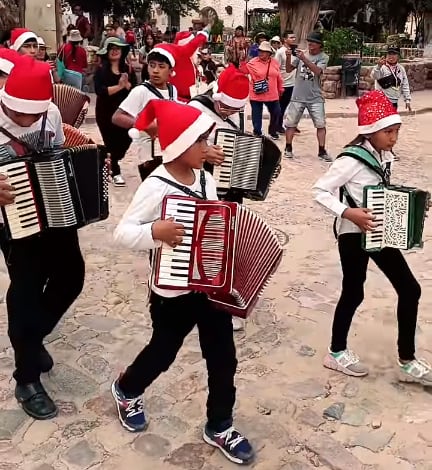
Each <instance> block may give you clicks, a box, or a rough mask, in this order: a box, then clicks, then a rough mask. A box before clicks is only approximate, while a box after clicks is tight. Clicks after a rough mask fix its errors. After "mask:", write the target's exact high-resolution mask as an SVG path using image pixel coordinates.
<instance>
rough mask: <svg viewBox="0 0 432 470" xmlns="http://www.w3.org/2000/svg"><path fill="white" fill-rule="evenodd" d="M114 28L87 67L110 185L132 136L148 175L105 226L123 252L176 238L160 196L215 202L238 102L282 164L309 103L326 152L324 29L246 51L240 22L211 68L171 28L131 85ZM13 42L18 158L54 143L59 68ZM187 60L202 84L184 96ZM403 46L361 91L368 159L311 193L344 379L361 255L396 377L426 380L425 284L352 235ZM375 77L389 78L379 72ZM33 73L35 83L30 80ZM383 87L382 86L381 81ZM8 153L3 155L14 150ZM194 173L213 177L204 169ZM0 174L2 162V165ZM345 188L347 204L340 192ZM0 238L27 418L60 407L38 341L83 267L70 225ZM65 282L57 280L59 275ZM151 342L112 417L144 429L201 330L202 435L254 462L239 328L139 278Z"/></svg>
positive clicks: (8, 70) (58, 140)
mask: <svg viewBox="0 0 432 470" xmlns="http://www.w3.org/2000/svg"><path fill="white" fill-rule="evenodd" d="M75 13H76V14H77V16H78V21H77V24H76V25H75V27H76V29H71V30H70V32H69V40H68V41H67V42H66V44H65V45H64V46H63V47H62V48H61V50H60V52H59V55H61V57H62V58H63V62H64V64H65V66H67V67H68V68H71V70H73V71H75V72H77V73H83V71H84V69H85V67H86V63H85V56H84V54H83V53H82V46H81V43H82V41H83V40H84V39H86V38H88V37H89V34H91V28H90V25H89V24H88V21H87V22H86V21H84V20H83V19H81V18H82V14H81V13H82V11H81V10H79V9H76V11H75ZM119 28H120V25H116V24H109V25H108V26H107V27H106V29H105V32H106V37H105V38H104V39H103V41H102V43H101V47H100V50H99V52H98V56H99V58H100V66H99V68H98V70H97V71H96V74H95V90H96V94H97V101H96V121H97V125H98V127H99V130H100V132H101V136H102V139H103V141H104V144H105V147H106V150H107V151H108V153H109V155H110V161H111V171H112V183H113V184H114V185H115V186H124V185H125V184H126V182H125V180H124V178H123V177H122V174H121V166H120V165H121V160H122V159H123V158H124V157H125V155H126V153H127V150H128V149H129V147H130V145H131V144H132V142H133V143H134V145H137V146H138V150H139V151H138V154H139V162H137V163H139V174H140V176H141V178H142V180H143V182H142V184H141V185H140V186H139V188H138V190H137V192H136V193H135V195H134V197H133V200H132V202H131V204H130V206H129V208H128V209H127V211H126V213H125V214H124V216H123V217H122V219H121V221H120V223H119V224H118V226H117V228H116V230H115V232H114V239H115V241H116V242H117V243H119V244H121V245H123V246H125V247H127V248H129V249H131V250H138V251H143V250H149V251H150V252H151V253H153V254H154V250H155V249H157V248H158V247H160V246H161V244H162V243H164V244H166V245H169V246H170V247H172V248H173V249H175V248H176V247H178V246H179V245H180V244H181V243H182V241H183V238H184V237H185V229H184V226H183V225H182V223H180V222H179V221H177V220H172V219H167V220H161V207H162V202H163V199H164V197H165V196H167V195H180V196H187V197H192V198H197V199H209V200H216V199H218V195H217V187H216V183H215V180H214V179H213V177H212V176H211V172H212V170H213V168H214V167H215V166H216V165H220V164H222V163H223V162H224V159H225V155H224V151H223V149H222V147H220V146H218V145H215V144H214V141H215V140H214V137H215V132H216V131H217V130H218V129H231V130H235V131H236V132H243V133H244V132H246V131H245V128H244V122H243V119H244V116H243V112H244V107H245V105H246V104H247V102H248V101H250V104H251V108H252V123H253V134H254V135H255V136H256V137H262V138H263V139H267V138H269V139H274V140H277V139H278V138H279V134H282V133H283V134H285V135H286V147H285V156H286V157H287V159H289V158H292V157H293V150H292V142H293V138H294V135H295V134H296V133H298V132H299V131H298V125H299V122H300V119H301V117H302V115H303V112H304V111H305V110H306V109H307V110H308V112H309V114H310V116H311V118H312V120H313V124H314V126H315V127H316V129H317V140H318V157H319V158H321V159H322V160H324V161H331V158H330V156H329V155H328V153H327V151H326V146H325V142H326V141H325V139H326V128H325V109H324V99H323V97H322V93H321V87H320V78H321V74H322V72H323V70H324V69H325V67H326V65H327V61H328V57H327V56H326V54H325V53H324V52H323V39H322V36H321V34H320V33H318V32H311V33H310V34H309V35H308V37H307V44H308V47H307V50H305V51H304V50H301V49H300V48H299V47H298V46H297V38H296V37H295V34H294V33H293V32H292V31H286V32H284V34H283V35H282V40H281V39H280V38H279V37H274V38H271V40H268V38H267V37H266V36H265V35H264V34H259V35H258V36H257V38H256V43H255V44H254V45H252V46H250V47H249V46H248V45H247V42H246V41H245V39H244V35H243V30H242V28H241V27H239V28H237V30H236V34H235V36H234V38H233V40H232V42H231V44H230V45H229V49H228V52H229V54H231V55H230V63H229V64H228V65H226V66H221V65H219V64H215V63H213V64H212V62H213V61H212V59H211V55H210V51H209V50H208V46H207V42H208V36H209V30H210V28H209V26H207V27H205V28H204V29H203V30H202V31H199V32H197V34H196V35H195V34H193V33H192V32H191V31H184V32H182V31H180V32H178V33H177V34H176V36H175V38H174V41H173V42H172V43H171V42H158V41H157V40H156V38H154V37H153V36H152V35H150V34H148V35H147V36H146V37H144V39H143V45H142V47H141V48H140V50H139V56H140V61H141V63H142V64H143V65H144V66H145V71H144V72H143V76H142V79H143V80H142V83H140V84H138V83H137V77H136V74H135V71H134V70H133V68H132V67H131V65H130V62H129V58H130V44H129V43H128V41H127V31H125V35H124V37H122V35H123V33H122V31H120V30H119ZM7 46H8V47H3V48H0V78H1V86H2V88H1V90H0V146H1V147H2V148H1V150H2V155H3V153H4V152H10V154H11V155H12V154H13V155H15V156H18V157H19V156H21V155H24V154H26V153H28V152H29V148H28V145H27V144H25V142H23V140H22V138H23V136H24V135H26V134H28V133H29V132H34V133H36V134H42V133H44V135H45V132H47V138H46V139H45V146H46V148H58V147H62V146H63V145H64V140H65V139H64V133H63V128H62V117H61V114H60V112H59V110H58V108H57V107H56V106H55V105H54V104H53V102H52V99H53V85H52V84H53V83H54V82H57V81H61V77H56V73H55V72H58V66H57V67H56V65H55V64H54V61H53V58H51V57H50V55H49V53H48V54H47V48H46V45H45V44H44V43H43V40H42V39H41V38H39V37H38V36H37V35H36V34H35V33H33V32H32V31H29V30H26V29H24V28H17V29H14V30H13V31H12V32H11V34H10V39H9V41H8V44H7ZM198 56H199V57H200V64H201V66H202V67H203V71H202V78H203V80H205V81H206V84H207V85H208V89H207V90H206V91H205V92H204V93H198V94H194V92H193V90H194V87H195V86H196V83H197V68H198V67H197V66H198V63H199V62H198V59H197V58H198ZM397 58H398V51H397V49H395V48H389V50H388V53H387V56H386V59H385V60H384V59H383V60H382V61H380V63H379V64H377V67H376V69H375V70H374V74H376V77H377V81H378V85H379V87H380V89H378V90H376V91H373V92H370V93H367V94H366V95H364V96H362V97H361V98H359V99H358V102H357V103H358V107H359V118H358V121H359V135H358V136H357V137H356V139H354V141H353V142H351V143H350V144H349V145H350V146H355V147H356V149H357V150H358V149H360V150H358V152H360V154H362V152H363V154H364V153H366V154H367V158H368V159H369V160H370V159H372V160H373V161H374V162H375V167H374V168H375V170H374V169H371V165H370V164H368V165H366V164H365V160H367V158H365V159H363V160H362V159H361V158H360V159H359V158H357V159H355V158H353V156H352V153H350V152H348V151H343V152H342V153H341V155H339V158H337V159H336V160H335V161H334V163H333V164H332V165H331V166H330V168H329V169H328V171H327V172H326V173H325V174H324V175H323V176H322V177H321V178H320V179H319V180H318V181H317V183H316V184H315V186H314V191H315V199H316V201H317V203H319V204H320V205H321V206H323V207H324V208H325V209H326V210H327V211H328V212H330V213H332V214H333V215H335V216H336V217H337V218H338V219H339V224H338V232H337V236H338V245H339V253H340V258H341V264H342V271H343V283H342V293H341V297H340V300H339V302H338V305H337V307H336V311H335V317H334V323H333V332H332V339H331V345H330V348H329V352H328V354H327V356H326V358H325V360H324V365H325V366H326V367H328V368H330V369H334V370H337V371H340V372H342V373H344V374H346V375H350V376H364V375H366V374H367V373H368V370H367V368H366V366H365V365H363V364H362V363H361V361H360V359H359V357H358V356H357V355H356V354H355V353H354V352H353V351H351V350H350V349H349V348H348V345H347V337H348V333H349V330H350V326H351V320H352V318H353V316H354V314H355V312H356V309H357V308H358V306H359V305H360V304H361V302H362V300H363V285H364V282H365V279H366V268H367V264H368V260H369V258H371V259H372V260H373V261H374V262H375V263H376V264H377V266H378V267H379V268H380V269H381V270H382V271H383V273H384V274H385V275H386V276H387V277H388V278H389V280H390V281H391V282H392V284H393V286H394V287H395V289H396V291H397V294H398V297H399V304H398V325H399V339H398V348H399V356H398V367H399V372H400V374H401V376H402V378H403V379H405V380H407V381H414V382H418V383H421V384H423V385H432V368H431V366H430V365H429V364H427V363H426V362H425V361H423V360H419V359H417V358H416V355H415V344H414V343H415V342H414V339H415V330H416V321H417V309H418V301H419V298H420V294H421V291H420V286H419V284H418V282H417V281H416V279H415V278H414V276H413V274H412V272H411V271H410V269H409V267H408V265H407V263H406V261H405V259H404V257H403V255H402V253H401V252H400V251H399V250H397V249H395V248H384V249H382V250H381V251H378V252H373V253H369V252H366V251H365V250H363V249H362V245H361V233H362V232H367V231H371V230H373V229H374V228H375V227H376V224H375V222H374V216H373V214H372V213H371V212H370V210H368V209H367V208H364V207H363V197H362V195H363V189H364V187H365V186H367V185H373V184H378V183H383V184H388V183H389V176H390V166H391V163H392V161H393V160H394V154H393V152H392V149H393V147H394V145H395V144H396V141H397V137H398V133H399V130H400V127H401V118H400V115H399V113H398V111H397V109H396V108H397V101H398V99H399V97H400V95H401V94H403V96H404V98H405V101H406V104H407V107H409V106H410V95H409V88H407V86H406V74H405V75H404V70H403V67H402V66H401V65H400V64H398V60H397ZM381 78H384V79H385V80H381ZM29 79H30V80H31V83H32V86H31V87H29V86H28V82H29ZM380 80H381V81H380ZM264 105H265V106H266V107H267V108H268V110H269V112H270V115H271V119H270V125H269V130H268V134H269V135H268V137H265V136H263V130H262V112H263V106H264ZM12 149H13V152H12ZM203 165H204V168H206V170H208V171H204V170H203ZM0 173H1V168H0ZM339 190H341V191H342V193H341V195H342V197H341V198H338V197H337V196H335V194H337V193H338V191H339ZM15 191H16V189H15V188H14V187H13V186H11V184H10V181H8V179H7V175H0V205H2V206H6V207H7V206H8V205H9V204H13V203H14V199H15V197H16V192H15ZM243 197H244V195H243V193H242V192H241V191H238V190H237V189H236V188H230V189H229V190H228V192H227V193H226V194H225V195H224V197H223V199H224V200H226V201H229V202H235V203H238V204H242V203H243ZM0 245H1V250H2V252H3V254H4V257H5V260H6V262H7V267H8V272H9V276H10V280H11V283H10V287H9V290H8V293H7V310H8V321H9V330H8V331H9V337H10V340H11V344H12V347H13V349H14V353H15V371H14V373H13V377H14V379H15V381H16V388H15V396H16V398H17V400H18V402H19V403H20V404H21V406H22V407H23V409H24V410H25V412H26V413H28V414H29V415H30V416H32V417H33V418H35V419H49V418H52V417H54V416H56V414H57V412H58V408H57V406H56V404H55V402H54V401H53V400H52V398H51V397H50V396H49V394H48V393H47V391H46V390H45V388H44V386H43V384H42V382H41V380H40V376H41V374H42V373H44V372H47V371H49V370H51V368H52V367H53V366H54V362H53V359H52V357H51V355H50V354H49V352H48V351H47V350H46V349H45V347H44V343H43V341H44V338H45V337H46V336H47V335H48V334H50V333H51V332H52V330H53V329H54V328H55V326H56V325H57V323H58V322H59V320H60V319H61V317H62V316H63V314H64V313H65V312H66V310H67V309H68V308H69V306H70V305H71V304H72V303H73V302H74V301H75V300H76V298H77V297H78V296H79V294H80V293H81V290H82V287H83V285H84V272H85V262H84V259H83V257H82V255H81V251H80V246H79V237H78V232H77V230H76V229H75V228H69V229H64V230H63V229H62V230H47V231H44V232H41V233H40V234H38V236H36V237H28V238H23V239H19V240H14V239H11V237H10V236H8V231H7V221H6V220H2V223H1V226H0ZM64 279H68V282H66V283H65V282H64ZM149 284H150V315H151V319H152V327H153V331H152V336H151V339H150V341H149V343H148V345H147V346H145V347H144V349H143V350H142V351H141V352H140V353H139V354H138V355H137V357H136V359H135V360H134V361H133V362H132V363H131V364H130V365H129V367H127V368H126V369H125V372H124V373H123V374H121V375H120V376H119V377H118V378H117V379H116V380H114V381H113V383H112V389H111V391H112V395H113V398H114V400H115V404H116V407H117V411H118V416H119V420H120V423H121V424H122V426H123V427H124V428H125V429H127V430H128V431H131V432H138V431H143V430H144V429H145V428H146V427H147V425H148V421H147V417H146V415H145V412H144V404H143V401H142V394H143V393H144V391H145V390H146V389H147V388H148V387H149V386H150V385H151V384H152V383H153V382H154V381H155V380H156V379H157V377H158V376H159V375H160V374H161V373H162V372H164V371H166V370H168V369H169V367H170V366H171V364H172V363H173V362H174V360H175V358H176V356H177V353H178V351H179V349H180V347H181V346H182V344H183V341H184V339H185V337H186V336H187V335H188V334H189V333H190V332H191V330H192V329H193V328H194V327H195V326H197V327H198V333H199V340H200V346H201V350H202V353H203V357H204V359H205V361H206V365H207V371H208V400H207V422H206V425H205V427H204V431H203V439H204V440H205V442H207V443H208V444H210V445H212V446H214V447H217V448H218V449H220V450H221V452H222V453H223V455H224V456H225V457H227V458H228V459H229V460H231V461H232V462H235V463H237V464H249V463H251V462H252V461H253V460H254V457H255V452H254V450H253V448H252V446H251V444H250V443H249V441H248V440H247V439H246V437H245V436H243V435H242V434H241V433H240V432H239V431H238V430H237V429H236V428H235V426H234V424H233V407H234V404H235V399H236V388H235V385H234V382H235V373H236V368H237V359H236V350H235V342H234V336H233V330H236V329H241V328H242V327H243V326H244V322H243V321H240V320H239V319H237V318H233V317H232V316H231V315H230V314H229V313H227V312H225V311H222V310H219V309H216V308H215V306H214V304H212V303H211V302H210V301H209V298H208V297H207V295H205V294H202V293H197V292H195V291H192V290H187V289H186V290H171V289H164V288H160V287H157V286H156V285H155V284H154V280H152V279H150V281H149Z"/></svg>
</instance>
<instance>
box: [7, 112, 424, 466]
mask: <svg viewBox="0 0 432 470" xmlns="http://www.w3.org/2000/svg"><path fill="white" fill-rule="evenodd" d="M300 127H301V130H302V134H301V135H300V136H298V137H296V140H295V143H294V151H295V153H296V155H297V158H295V159H294V160H292V161H284V162H283V169H282V173H281V175H280V177H279V179H278V180H277V181H276V183H275V184H274V187H273V188H272V191H271V193H270V195H269V198H268V200H267V201H266V202H265V203H250V206H251V207H253V208H254V209H255V210H256V211H258V212H259V213H260V214H261V215H262V216H263V217H265V218H266V220H267V221H268V222H269V223H271V224H272V225H273V226H274V227H275V228H276V229H278V230H280V231H282V232H283V233H285V234H286V235H288V236H289V238H290V240H289V243H288V244H287V245H286V246H285V256H284V260H283V262H282V265H281V267H280V269H279V271H278V273H277V274H276V275H275V276H274V278H273V280H272V282H271V283H270V286H269V287H268V289H267V290H266V291H265V294H264V296H263V299H262V301H261V302H260V304H259V306H258V308H257V309H256V311H255V312H254V314H253V315H252V316H251V318H250V319H249V320H248V322H247V325H246V331H245V332H243V333H239V334H237V335H236V343H237V348H238V358H239V366H238V376H237V388H238V402H237V406H236V423H237V425H238V426H239V428H240V429H241V430H242V431H243V432H244V433H245V434H247V436H249V438H250V439H251V441H252V442H253V444H254V445H255V447H256V449H257V451H258V458H257V461H256V463H255V464H254V466H253V468H255V469H257V470H308V469H309V470H310V469H312V468H316V467H318V468H320V469H322V470H329V469H332V470H360V469H362V470H366V469H370V470H372V469H373V470H413V469H420V470H432V411H431V410H432V408H431V400H432V396H431V394H430V392H428V391H426V390H423V388H422V387H417V386H409V385H405V384H400V383H398V382H397V380H396V376H395V372H396V349H395V338H396V337H395V334H396V324H395V297H394V294H393V291H392V289H391V287H390V285H389V283H388V282H387V281H386V280H385V278H383V276H382V275H381V274H380V273H379V272H378V271H377V269H376V268H375V266H373V265H371V267H370V271H369V277H368V281H367V286H366V298H365V302H364V304H363V305H362V306H361V308H360V309H359V311H358V314H357V316H356V318H355V321H354V324H353V329H352V334H351V337H350V342H351V346H352V347H353V348H354V349H355V350H356V351H357V352H358V353H359V354H360V355H361V356H362V358H363V359H364V361H365V362H366V363H367V364H368V365H369V366H370V368H371V374H370V376H369V377H366V378H363V379H354V378H348V377H345V376H343V375H340V374H337V373H334V372H331V371H328V370H326V369H324V368H323V367H322V365H321V360H322V357H323V355H324V354H325V352H326V348H327V346H328V342H329V333H330V326H331V320H332V313H333V309H334V305H335V302H336V300H337V297H338V292H339V287H340V279H341V274H340V270H339V262H338V256H337V248H336V245H335V241H334V239H333V235H332V231H331V225H332V218H331V217H330V216H327V215H326V214H324V213H323V212H322V211H321V210H320V209H319V208H318V207H317V206H316V205H314V204H313V202H312V200H311V191H310V188H311V186H312V184H313V182H314V181H315V180H316V178H317V177H318V176H319V175H320V174H322V172H323V171H324V170H325V169H326V167H327V164H325V163H322V162H320V161H318V159H317V157H316V145H315V139H314V133H313V130H312V128H311V122H310V121H309V120H306V121H303V122H302V123H301V126H300ZM430 128H431V118H430V116H428V115H422V116H411V117H409V118H405V119H404V126H403V128H402V131H401V139H400V143H399V144H398V146H397V149H396V150H397V153H398V154H399V155H400V157H401V159H400V162H398V163H397V164H396V166H395V168H394V179H395V181H398V182H401V183H405V184H411V185H415V186H418V187H421V188H430V181H431V176H432V159H431V158H430V153H429V152H431V151H432V145H431V140H430V135H429V134H430ZM85 129H86V130H87V131H88V132H89V133H91V134H92V135H95V136H97V133H96V130H95V127H94V125H86V126H85ZM328 135H329V150H330V151H331V152H332V153H333V154H336V152H338V150H340V148H341V147H342V145H344V144H346V143H347V141H348V140H349V139H350V138H351V137H352V136H354V135H355V120H354V119H332V120H331V121H330V122H329V134H328ZM123 168H124V175H125V177H126V178H127V182H128V186H127V187H126V188H111V209H112V212H111V216H110V218H109V219H108V220H107V221H105V222H103V223H100V224H95V225H92V226H90V227H87V228H84V229H82V230H81V246H82V249H83V252H84V255H85V258H86V264H87V278H86V285H85V289H84V292H83V293H82V295H81V297H80V298H79V299H78V301H77V302H76V304H75V305H73V307H72V308H71V309H70V311H69V312H68V313H67V315H66V316H65V318H64V321H62V323H61V325H60V326H59V327H58V328H57V329H56V331H55V333H54V334H53V335H52V336H51V337H50V338H48V346H47V347H48V350H49V351H50V352H51V353H52V354H53V356H54V359H55V362H56V364H55V368H54V370H53V371H52V373H51V374H50V375H47V376H45V377H44V378H43V381H44V383H45V385H46V386H47V388H48V389H49V390H50V392H51V393H52V396H53V397H54V398H55V399H56V401H57V403H58V404H59V407H60V410H61V412H60V415H59V416H58V417H57V418H56V419H54V420H52V421H47V422H36V421H33V420H32V419H30V418H28V417H27V416H26V415H25V414H24V413H23V412H22V411H21V410H20V409H19V407H18V406H17V404H16V402H15V400H14V398H13V386H14V384H13V381H11V379H10V377H11V373H12V370H13V360H12V352H11V348H10V347H9V342H8V338H7V324H6V311H5V305H4V303H2V304H0V309H1V315H0V470H2V469H3V470H54V469H55V470H86V469H92V470H114V469H116V470H117V469H120V470H123V469H124V470H140V469H143V470H147V469H153V470H175V469H178V470H222V469H227V470H230V469H234V468H236V467H235V465H234V464H230V463H229V462H227V461H226V460H225V459H224V458H223V457H222V456H221V455H220V453H219V452H218V451H215V450H214V449H212V448H210V447H209V446H207V445H206V444H204V443H203V442H202V440H201V435H200V434H201V429H202V426H203V423H204V416H205V400H206V378H205V368H204V364H203V361H202V359H201V355H200V350H199V346H198V340H197V334H196V332H193V334H191V335H190V337H189V338H188V339H187V340H186V342H185V345H184V347H183V349H182V350H181V352H180V354H179V357H178V359H177V361H176V362H175V364H174V365H173V367H172V368H171V370H170V371H169V372H167V373H165V374H164V375H162V376H161V377H160V378H159V379H158V380H157V381H156V382H155V383H154V385H153V386H151V387H150V388H149V390H148V391H147V393H146V395H145V404H146V409H147V413H148V415H149V417H150V420H151V421H150V426H149V429H148V430H147V431H146V432H145V433H142V434H140V435H136V434H131V433H128V432H127V431H125V430H123V429H122V428H121V427H120V425H119V423H118V421H117V417H116V412H115V409H114V407H113V402H112V399H111V398H110V393H109V388H110V383H111V379H113V378H114V377H115V376H116V375H117V374H118V372H119V371H121V370H122V367H124V366H125V365H126V364H127V363H128V362H129V361H130V360H131V359H133V358H134V356H135V355H136V354H137V352H138V351H139V350H140V349H141V348H142V346H143V345H144V344H145V342H146V341H147V340H148V338H149V335H150V331H151V330H150V320H149V315H148V311H147V307H146V293H147V292H146V279H147V273H148V266H147V257H146V255H145V253H142V254H139V253H133V252H130V251H129V250H125V249H122V248H118V247H115V246H114V245H113V243H112V231H113V229H114V227H115V225H116V223H117V222H118V220H119V217H120V216H121V214H122V213H123V211H124V209H125V208H126V206H127V204H128V202H129V200H130V198H131V196H132V193H133V191H134V190H135V188H136V187H137V185H138V178H137V171H136V158H135V156H134V150H132V151H131V152H130V155H129V157H128V158H127V160H126V161H125V162H124V164H123ZM425 241H426V243H425V246H424V249H422V250H419V251H417V252H410V253H408V254H407V259H408V261H409V263H410V265H411V266H412V268H413V270H414V272H415V273H416V275H417V276H418V279H419V280H420V282H421V284H422V287H423V297H422V300H421V306H420V318H419V325H418V347H419V353H420V355H424V356H425V357H426V358H429V359H431V356H432V349H431V346H430V337H431V334H432V331H431V329H432V326H431V324H432V313H431V312H432V308H431V307H432V274H431V273H432V231H431V223H430V220H429V219H427V222H426V229H425ZM0 280H1V290H0V292H5V289H6V287H7V277H6V274H5V268H4V267H2V268H1V277H0Z"/></svg>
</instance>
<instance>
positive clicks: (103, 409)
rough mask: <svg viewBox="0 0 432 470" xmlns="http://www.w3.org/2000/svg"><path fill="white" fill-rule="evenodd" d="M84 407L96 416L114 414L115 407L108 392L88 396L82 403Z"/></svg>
mask: <svg viewBox="0 0 432 470" xmlns="http://www.w3.org/2000/svg"><path fill="white" fill-rule="evenodd" d="M84 408H85V409H86V410H89V411H91V412H93V413H94V414H95V415H96V416H116V415H117V408H116V405H115V403H114V400H113V397H112V395H111V393H110V392H106V393H104V394H102V395H98V396H96V397H93V398H90V400H87V401H86V402H85V403H84Z"/></svg>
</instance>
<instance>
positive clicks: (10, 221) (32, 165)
mask: <svg viewBox="0 0 432 470" xmlns="http://www.w3.org/2000/svg"><path fill="white" fill-rule="evenodd" d="M105 159H106V153H105V152H104V151H103V149H101V148H100V147H99V146H97V145H85V146H80V147H72V148H67V149H64V148H62V149H51V150H44V151H41V152H35V153H32V154H28V155H24V156H20V157H8V158H4V157H3V158H2V159H1V160H0V173H3V174H5V175H7V176H8V183H9V184H11V185H12V186H13V187H14V188H15V191H14V194H15V200H14V202H13V203H12V204H8V205H7V206H4V207H2V213H3V218H4V222H5V227H6V229H7V232H8V235H9V237H10V238H11V239H21V238H26V237H29V236H32V235H35V234H38V233H40V232H43V231H45V230H48V229H59V228H77V229H78V228H80V227H83V226H85V225H88V224H91V223H94V222H98V221H100V220H104V219H106V218H107V217H108V215H109V203H108V168H107V166H106V163H105Z"/></svg>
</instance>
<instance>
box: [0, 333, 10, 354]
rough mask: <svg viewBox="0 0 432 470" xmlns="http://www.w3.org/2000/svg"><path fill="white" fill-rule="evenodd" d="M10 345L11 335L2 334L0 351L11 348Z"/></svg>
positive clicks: (0, 336)
mask: <svg viewBox="0 0 432 470" xmlns="http://www.w3.org/2000/svg"><path fill="white" fill-rule="evenodd" d="M10 345H11V344H10V341H9V336H7V335H0V351H4V350H5V349H7V348H10Z"/></svg>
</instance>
